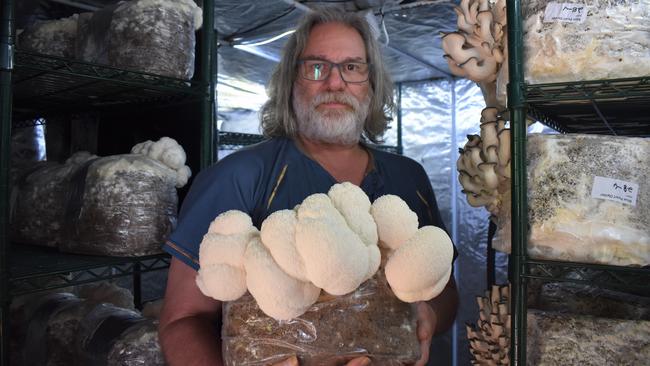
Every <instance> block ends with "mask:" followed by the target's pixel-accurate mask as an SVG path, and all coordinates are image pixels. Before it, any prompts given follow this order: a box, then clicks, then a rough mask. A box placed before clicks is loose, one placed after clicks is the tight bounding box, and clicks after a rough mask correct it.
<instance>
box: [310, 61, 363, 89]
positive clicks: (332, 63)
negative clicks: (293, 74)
mask: <svg viewBox="0 0 650 366" xmlns="http://www.w3.org/2000/svg"><path fill="white" fill-rule="evenodd" d="M307 61H322V62H323V63H327V64H330V72H329V74H327V76H326V77H325V78H323V79H321V80H314V79H308V78H306V77H305V76H304V75H303V73H302V72H301V71H300V66H301V65H303V64H304V63H305V62H307ZM345 64H363V65H366V66H368V75H366V79H365V80H363V81H347V80H345V77H344V76H343V72H342V71H341V70H342V69H341V66H343V65H345ZM297 66H299V67H298V74H299V75H300V77H301V78H303V79H305V80H309V81H325V80H327V78H329V77H330V75H331V74H332V71H333V70H334V68H338V69H339V75H341V80H343V81H344V82H346V83H351V84H361V83H365V82H366V81H368V80H370V69H371V67H372V64H371V63H370V62H361V61H344V62H338V63H337V62H332V61H329V60H323V59H320V58H305V59H300V60H298V65H297Z"/></svg>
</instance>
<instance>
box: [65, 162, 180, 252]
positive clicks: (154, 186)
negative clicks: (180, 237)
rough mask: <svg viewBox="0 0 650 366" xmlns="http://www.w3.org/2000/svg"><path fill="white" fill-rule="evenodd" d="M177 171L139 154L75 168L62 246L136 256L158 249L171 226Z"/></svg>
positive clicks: (71, 248)
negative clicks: (77, 169) (76, 169)
mask: <svg viewBox="0 0 650 366" xmlns="http://www.w3.org/2000/svg"><path fill="white" fill-rule="evenodd" d="M175 185H176V172H175V171H173V170H171V169H169V168H168V167H166V166H165V165H163V164H162V163H160V162H158V161H156V160H153V159H151V158H149V157H146V156H144V155H140V154H125V155H113V156H107V157H103V158H100V159H97V160H94V161H92V162H90V163H89V164H87V165H86V166H85V167H84V168H83V169H80V170H79V171H77V172H76V174H75V177H74V178H73V179H72V181H71V194H70V200H69V202H68V207H67V210H66V229H65V238H66V240H64V241H63V243H61V245H59V249H60V250H62V251H66V252H73V253H85V254H96V255H110V256H140V255H147V254H154V253H159V252H161V250H162V249H161V246H162V243H163V242H164V241H165V239H166V237H167V235H168V234H169V233H170V232H171V231H172V230H173V229H174V227H175V226H176V218H177V216H176V212H177V206H178V195H177V193H176V187H175Z"/></svg>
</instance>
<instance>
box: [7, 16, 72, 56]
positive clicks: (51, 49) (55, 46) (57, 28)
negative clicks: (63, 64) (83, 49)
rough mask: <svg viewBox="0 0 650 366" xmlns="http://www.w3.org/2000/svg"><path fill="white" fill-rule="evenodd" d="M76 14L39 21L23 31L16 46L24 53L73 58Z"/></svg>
mask: <svg viewBox="0 0 650 366" xmlns="http://www.w3.org/2000/svg"><path fill="white" fill-rule="evenodd" d="M77 17H78V15H77V14H74V15H72V16H71V17H69V18H62V19H56V20H39V21H36V22H35V23H34V24H32V25H31V26H29V27H27V28H26V29H25V31H23V32H22V33H21V34H20V36H19V39H18V46H19V48H20V49H22V50H25V51H31V52H36V53H42V54H46V55H50V56H59V57H67V58H74V56H75V42H76V37H77Z"/></svg>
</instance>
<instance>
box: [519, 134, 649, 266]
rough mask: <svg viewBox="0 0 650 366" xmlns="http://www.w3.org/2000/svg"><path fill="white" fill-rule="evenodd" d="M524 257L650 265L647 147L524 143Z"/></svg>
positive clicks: (551, 139) (548, 140)
mask: <svg viewBox="0 0 650 366" xmlns="http://www.w3.org/2000/svg"><path fill="white" fill-rule="evenodd" d="M527 167H528V219H529V222H530V227H529V234H530V237H529V243H528V251H529V254H530V255H531V257H534V258H542V259H557V260H566V261H576V262H588V263H604V264H614V265H632V266H643V265H648V264H650V140H648V139H645V138H632V137H615V136H599V135H578V134H567V135H530V136H529V137H528V147H527Z"/></svg>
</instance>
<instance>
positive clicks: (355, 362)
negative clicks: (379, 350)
mask: <svg viewBox="0 0 650 366" xmlns="http://www.w3.org/2000/svg"><path fill="white" fill-rule="evenodd" d="M345 365H346V366H368V365H370V359H369V358H368V357H357V358H355V359H352V360H350V362H348V363H346V364H345ZM273 366H298V358H296V356H291V357H289V358H287V359H286V360H284V361H281V362H278V363H276V364H273Z"/></svg>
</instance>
